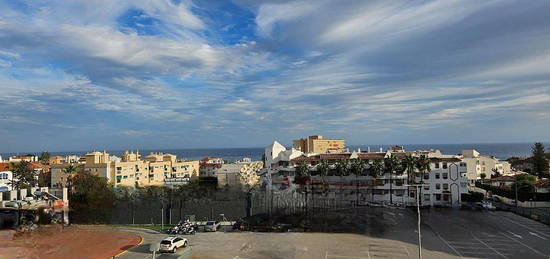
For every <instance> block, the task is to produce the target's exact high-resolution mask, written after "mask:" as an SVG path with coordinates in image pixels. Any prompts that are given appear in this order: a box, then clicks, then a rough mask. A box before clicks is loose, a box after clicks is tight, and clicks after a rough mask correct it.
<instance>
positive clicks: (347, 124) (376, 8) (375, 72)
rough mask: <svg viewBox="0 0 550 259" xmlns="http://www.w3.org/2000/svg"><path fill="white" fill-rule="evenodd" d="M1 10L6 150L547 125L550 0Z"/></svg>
mask: <svg viewBox="0 0 550 259" xmlns="http://www.w3.org/2000/svg"><path fill="white" fill-rule="evenodd" d="M0 10H2V11H1V12H0V91H1V94H0V105H1V107H2V108H1V109H0V143H1V144H0V152H24V151H41V150H51V151H65V150H89V149H118V150H120V149H125V148H134V149H135V148H140V149H157V148H162V149H165V148H198V147H209V148H211V147H258V146H265V145H267V144H268V143H269V142H271V141H272V140H279V141H280V142H282V143H286V144H289V143H290V140H291V139H294V138H298V137H301V136H306V135H312V134H322V135H325V136H328V137H338V138H345V139H347V140H348V143H350V144H355V145H359V144H398V143H401V144H410V143H472V142H531V141H536V140H550V136H549V132H550V130H549V129H550V20H549V19H548V13H549V12H550V2H548V1H536V0H535V1H506V0H496V1H452V0H449V1H346V0H342V1H326V0H318V1H309V0H304V1H252V0H235V1H214V0H211V1H203V0H201V1H186V0H182V1H169V0H159V1H145V0H132V1H110V0H81V1H52V0H44V1H2V2H0Z"/></svg>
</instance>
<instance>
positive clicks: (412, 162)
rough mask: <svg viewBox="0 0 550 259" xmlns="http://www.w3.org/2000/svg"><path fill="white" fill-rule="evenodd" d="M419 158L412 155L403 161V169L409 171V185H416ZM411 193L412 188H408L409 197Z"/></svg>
mask: <svg viewBox="0 0 550 259" xmlns="http://www.w3.org/2000/svg"><path fill="white" fill-rule="evenodd" d="M417 160H418V159H417V158H416V157H414V156H412V155H410V154H409V155H407V156H406V157H405V159H403V160H402V161H401V167H402V168H403V169H404V170H405V171H407V184H411V183H414V182H415V181H414V179H415V175H414V171H415V170H416V163H417ZM408 193H410V187H407V195H408Z"/></svg>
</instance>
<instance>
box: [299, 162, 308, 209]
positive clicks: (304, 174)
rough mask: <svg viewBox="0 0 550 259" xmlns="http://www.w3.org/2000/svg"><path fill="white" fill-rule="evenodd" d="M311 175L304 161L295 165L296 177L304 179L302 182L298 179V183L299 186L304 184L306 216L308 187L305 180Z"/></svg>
mask: <svg viewBox="0 0 550 259" xmlns="http://www.w3.org/2000/svg"><path fill="white" fill-rule="evenodd" d="M310 175H311V171H310V170H309V166H308V165H307V164H306V162H305V161H301V162H300V163H299V164H298V166H297V167H296V177H300V178H301V179H304V181H303V182H302V181H301V180H300V182H299V183H300V185H301V186H304V185H305V189H304V190H305V197H304V198H305V206H306V217H307V206H308V204H307V193H308V189H307V182H308V181H309V176H310Z"/></svg>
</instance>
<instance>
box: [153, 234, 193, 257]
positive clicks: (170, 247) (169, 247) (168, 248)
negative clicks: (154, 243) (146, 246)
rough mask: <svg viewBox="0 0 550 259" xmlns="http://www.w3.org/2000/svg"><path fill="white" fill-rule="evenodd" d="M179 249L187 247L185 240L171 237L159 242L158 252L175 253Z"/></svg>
mask: <svg viewBox="0 0 550 259" xmlns="http://www.w3.org/2000/svg"><path fill="white" fill-rule="evenodd" d="M180 247H187V238H182V237H174V236H171V237H167V238H165V239H163V240H162V241H160V247H159V251H160V252H172V253H175V252H176V251H177V250H178V248H180Z"/></svg>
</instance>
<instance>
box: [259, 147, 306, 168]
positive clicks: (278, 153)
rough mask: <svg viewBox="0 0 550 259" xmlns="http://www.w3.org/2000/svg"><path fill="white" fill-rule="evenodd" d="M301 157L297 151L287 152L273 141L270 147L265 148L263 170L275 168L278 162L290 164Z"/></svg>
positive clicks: (300, 153)
mask: <svg viewBox="0 0 550 259" xmlns="http://www.w3.org/2000/svg"><path fill="white" fill-rule="evenodd" d="M301 155H303V153H302V151H300V150H297V149H294V148H292V149H289V150H287V149H286V148H285V147H284V146H283V145H281V144H280V143H279V142H277V141H273V143H272V144H271V145H269V146H268V147H266V148H265V152H264V156H265V161H264V162H265V164H264V166H265V168H272V167H274V166H275V167H276V166H277V164H278V163H279V162H290V160H292V159H294V158H297V157H299V156H301Z"/></svg>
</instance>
